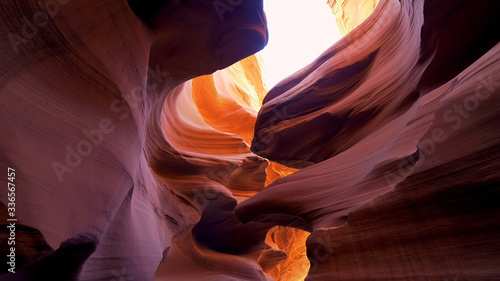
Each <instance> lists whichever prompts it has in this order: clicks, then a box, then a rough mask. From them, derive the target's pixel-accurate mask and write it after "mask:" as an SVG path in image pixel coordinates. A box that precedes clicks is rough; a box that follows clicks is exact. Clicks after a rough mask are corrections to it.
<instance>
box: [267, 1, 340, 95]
mask: <svg viewBox="0 0 500 281" xmlns="http://www.w3.org/2000/svg"><path fill="white" fill-rule="evenodd" d="M264 11H265V12H266V15H267V22H268V30H269V43H268V45H267V46H266V47H265V48H264V50H262V51H261V52H260V54H261V55H262V57H263V59H264V64H265V69H264V78H265V80H266V84H267V85H268V87H269V89H271V88H272V87H273V86H274V85H276V84H277V83H278V82H279V81H281V80H283V79H284V78H286V77H287V76H290V75H291V74H293V73H295V72H297V71H298V70H300V69H302V68H303V67H305V66H307V65H308V64H309V63H311V62H313V61H314V60H315V59H316V58H317V57H318V56H319V55H321V53H323V52H324V51H325V50H326V49H328V48H329V47H330V46H332V45H333V44H334V43H335V42H336V41H338V40H339V39H340V38H341V37H342V36H341V35H340V32H339V30H338V28H337V23H336V21H335V16H334V15H333V13H332V11H331V9H330V7H329V6H328V4H326V0H266V1H264Z"/></svg>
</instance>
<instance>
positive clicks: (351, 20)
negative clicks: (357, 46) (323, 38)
mask: <svg viewBox="0 0 500 281" xmlns="http://www.w3.org/2000/svg"><path fill="white" fill-rule="evenodd" d="M377 3H378V0H328V5H329V6H330V7H331V9H332V12H333V14H334V15H335V18H336V19H337V26H338V28H339V30H340V33H341V34H342V35H346V34H347V33H349V32H351V31H352V30H353V29H354V28H356V27H357V26H358V25H360V24H361V23H362V22H363V21H365V20H366V18H368V16H370V15H371V13H372V12H373V10H374V9H375V6H377Z"/></svg>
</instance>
